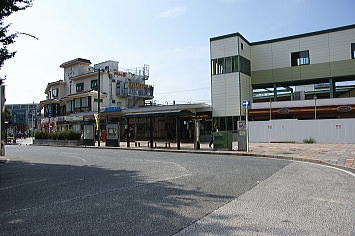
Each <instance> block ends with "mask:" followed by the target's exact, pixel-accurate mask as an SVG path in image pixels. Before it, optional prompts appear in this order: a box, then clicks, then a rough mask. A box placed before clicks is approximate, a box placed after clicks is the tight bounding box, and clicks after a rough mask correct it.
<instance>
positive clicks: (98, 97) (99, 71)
mask: <svg viewBox="0 0 355 236" xmlns="http://www.w3.org/2000/svg"><path fill="white" fill-rule="evenodd" d="M98 73H99V75H98V80H97V114H98V120H99V122H98V130H97V145H98V147H100V139H101V135H100V134H101V129H100V90H101V88H100V87H101V86H100V85H101V83H100V74H101V69H100V68H99V69H98Z"/></svg>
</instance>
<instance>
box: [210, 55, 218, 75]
mask: <svg viewBox="0 0 355 236" xmlns="http://www.w3.org/2000/svg"><path fill="white" fill-rule="evenodd" d="M211 74H212V75H217V59H213V60H211Z"/></svg>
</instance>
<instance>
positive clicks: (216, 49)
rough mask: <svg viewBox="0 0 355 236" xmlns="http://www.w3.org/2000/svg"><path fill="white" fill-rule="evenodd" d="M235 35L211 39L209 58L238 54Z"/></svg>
mask: <svg viewBox="0 0 355 236" xmlns="http://www.w3.org/2000/svg"><path fill="white" fill-rule="evenodd" d="M237 40H238V39H237V37H231V38H225V39H220V40H215V41H211V44H210V49H211V59H215V58H222V57H228V56H235V55H237V54H238V42H237Z"/></svg>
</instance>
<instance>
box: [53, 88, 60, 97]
mask: <svg viewBox="0 0 355 236" xmlns="http://www.w3.org/2000/svg"><path fill="white" fill-rule="evenodd" d="M58 92H59V88H54V89H52V96H53V98H57V97H58Z"/></svg>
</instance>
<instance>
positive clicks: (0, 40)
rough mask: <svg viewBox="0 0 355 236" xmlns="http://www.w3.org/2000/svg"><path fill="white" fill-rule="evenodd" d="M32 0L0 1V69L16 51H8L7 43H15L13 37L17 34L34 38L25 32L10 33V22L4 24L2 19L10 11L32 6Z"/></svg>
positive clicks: (8, 14)
mask: <svg viewBox="0 0 355 236" xmlns="http://www.w3.org/2000/svg"><path fill="white" fill-rule="evenodd" d="M32 1H33V0H1V1H0V69H1V67H2V66H3V65H4V62H5V61H6V60H8V59H10V58H12V57H14V56H15V54H16V51H13V52H12V51H9V49H8V48H7V47H8V46H9V45H11V44H13V43H15V39H16V38H17V36H18V35H19V34H23V35H27V36H30V37H33V38H36V37H34V36H32V35H30V34H27V33H21V32H15V33H12V34H10V33H9V28H10V26H11V24H5V23H4V19H5V18H6V17H8V16H10V15H11V14H12V13H15V12H18V11H22V10H25V9H26V8H28V7H31V6H32Z"/></svg>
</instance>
